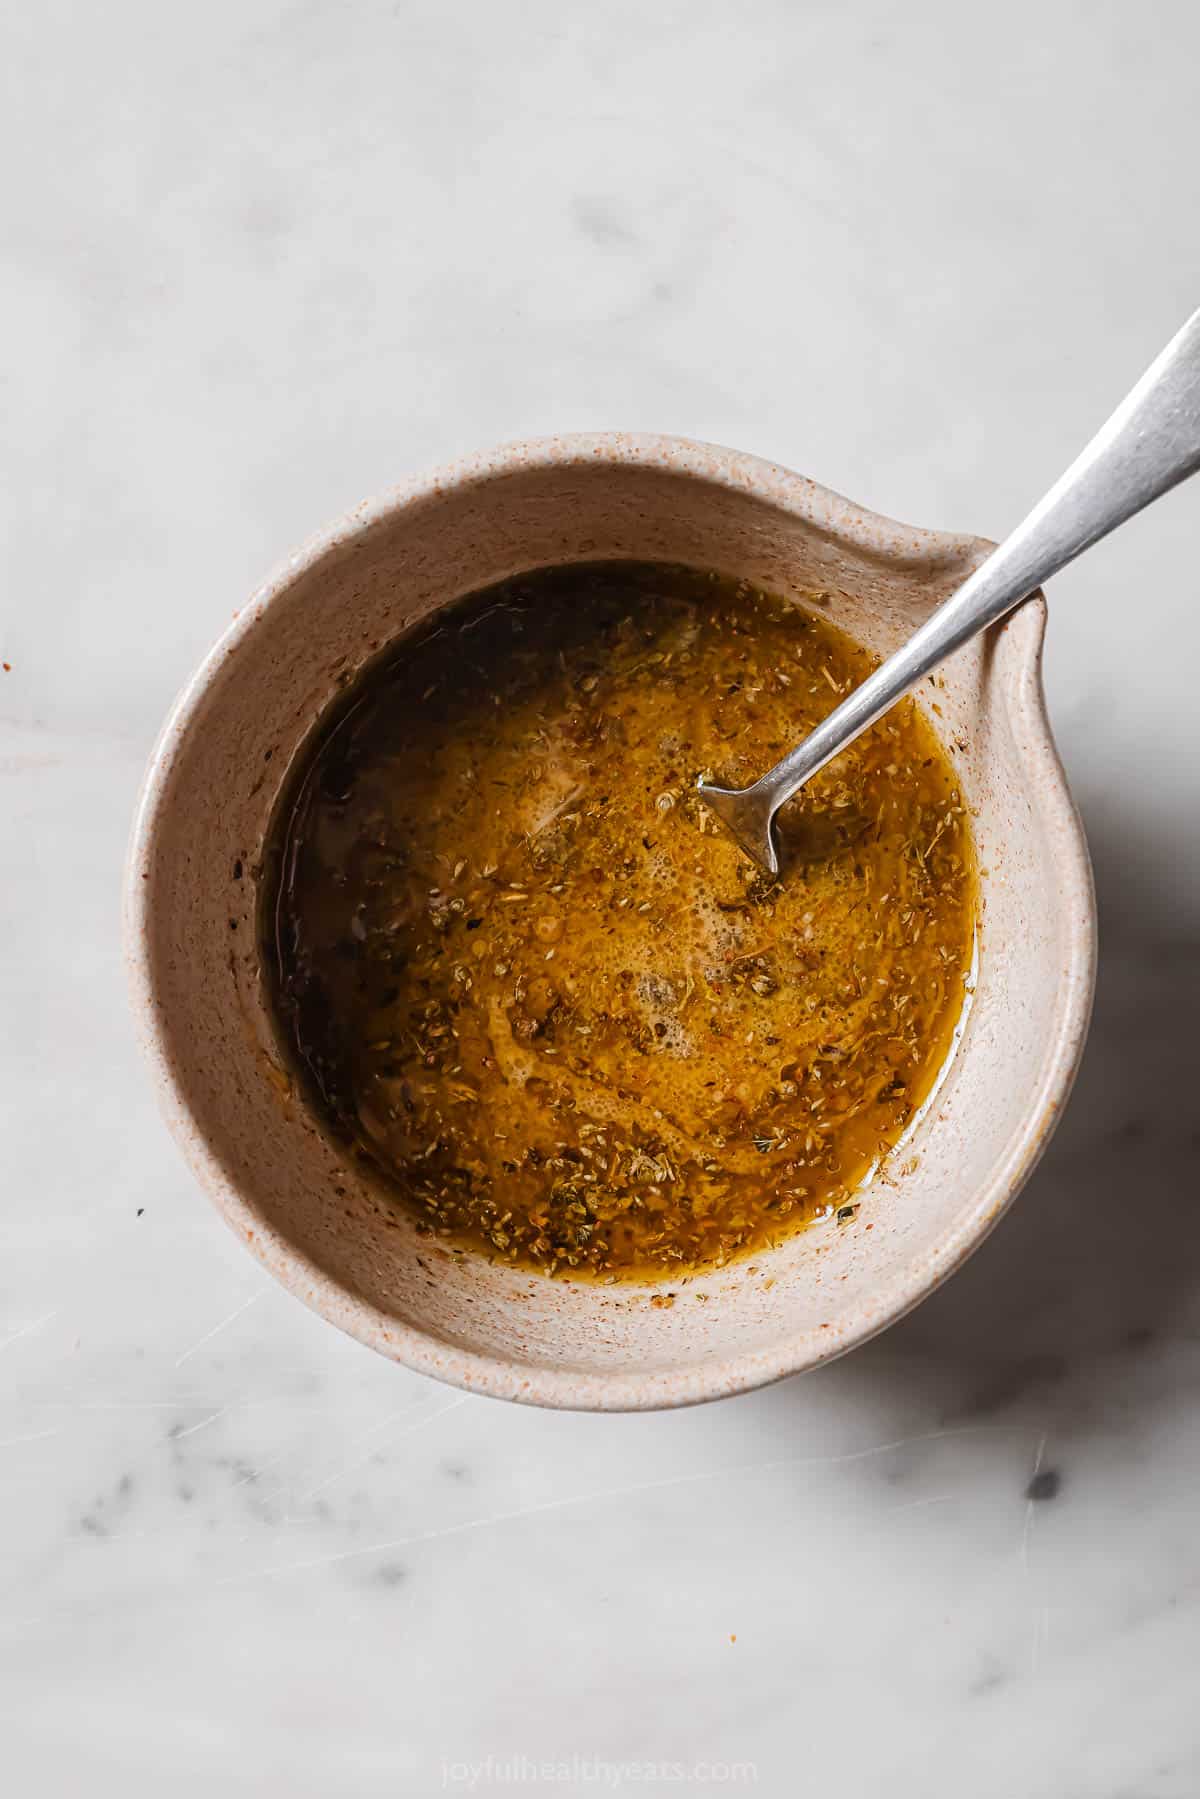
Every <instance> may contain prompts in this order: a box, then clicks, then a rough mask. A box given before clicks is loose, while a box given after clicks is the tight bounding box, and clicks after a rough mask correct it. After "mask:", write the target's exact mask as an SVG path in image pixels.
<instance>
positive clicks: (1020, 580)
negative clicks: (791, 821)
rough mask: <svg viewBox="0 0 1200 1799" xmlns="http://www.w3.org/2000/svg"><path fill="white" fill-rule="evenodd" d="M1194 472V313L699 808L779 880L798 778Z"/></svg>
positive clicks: (708, 790)
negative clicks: (848, 676) (769, 746)
mask: <svg viewBox="0 0 1200 1799" xmlns="http://www.w3.org/2000/svg"><path fill="white" fill-rule="evenodd" d="M1197 468H1200V311H1197V312H1194V313H1193V314H1192V316H1191V318H1190V319H1189V320H1188V322H1187V324H1186V325H1185V326H1184V327H1183V329H1182V331H1180V332H1179V333H1178V334H1177V335H1176V336H1175V337H1173V338H1172V339H1171V341H1170V343H1169V344H1168V345H1167V347H1166V349H1165V350H1164V351H1163V352H1162V354H1161V355H1160V356H1159V357H1158V358H1157V360H1156V361H1155V362H1152V363H1151V365H1150V367H1149V368H1148V369H1147V370H1146V373H1145V374H1144V375H1143V376H1142V378H1141V380H1140V381H1139V382H1138V384H1137V386H1136V387H1135V388H1134V389H1133V390H1132V392H1131V393H1129V394H1128V395H1127V396H1126V398H1125V399H1124V400H1123V401H1122V402H1121V404H1120V405H1119V406H1118V407H1117V410H1116V411H1115V412H1114V413H1113V415H1112V417H1111V418H1110V419H1109V421H1108V423H1107V424H1106V425H1104V426H1103V427H1102V428H1101V430H1100V431H1098V432H1097V434H1096V436H1095V437H1094V438H1093V439H1092V441H1091V443H1090V444H1089V445H1088V446H1087V449H1086V450H1084V452H1083V454H1082V455H1081V456H1079V457H1078V458H1077V459H1076V460H1075V461H1074V462H1073V463H1072V464H1071V466H1070V468H1069V469H1068V470H1067V472H1066V474H1065V475H1063V476H1062V477H1061V478H1060V479H1059V480H1058V481H1057V482H1056V483H1055V485H1054V486H1053V487H1052V488H1051V489H1050V491H1049V493H1048V494H1046V496H1045V498H1044V499H1042V500H1040V501H1039V502H1038V504H1037V505H1036V506H1035V507H1034V509H1033V511H1032V512H1031V513H1029V515H1028V517H1027V518H1026V519H1025V520H1024V521H1023V523H1021V524H1019V525H1018V526H1017V528H1016V530H1015V531H1014V532H1013V533H1012V534H1011V536H1009V537H1006V538H1005V540H1004V542H1003V543H1002V544H1000V545H999V547H998V548H997V549H995V550H993V551H992V553H991V555H990V556H989V557H988V559H987V561H986V562H983V563H981V564H980V566H979V567H978V568H977V569H976V570H975V572H974V574H972V575H971V576H970V577H969V578H968V579H967V580H966V581H964V582H963V584H962V586H961V587H960V588H959V589H958V591H957V593H953V594H951V596H950V598H949V599H948V600H946V601H944V602H943V604H942V605H940V606H939V607H938V609H937V611H936V612H935V613H933V614H932V616H931V617H930V618H928V619H926V621H925V623H924V624H923V625H922V626H921V628H920V630H919V631H917V632H916V633H915V634H914V635H913V636H912V637H910V638H909V640H908V642H907V643H906V644H905V645H904V646H903V648H902V649H899V650H897V651H896V653H895V655H894V656H889V657H888V659H887V661H886V662H884V663H881V664H880V666H879V667H878V668H877V669H876V670H875V672H874V674H872V675H870V676H868V678H867V679H866V680H865V681H864V682H863V683H862V685H861V687H856V688H855V690H854V692H853V693H852V694H850V696H849V698H848V699H845V700H843V701H842V703H841V705H840V706H837V707H835V709H834V710H833V711H832V712H831V713H830V714H829V717H828V718H826V719H825V720H823V722H822V723H821V724H819V725H818V726H817V728H816V730H815V731H813V732H812V733H811V735H809V736H808V737H806V738H805V739H804V741H803V743H800V744H798V745H797V747H796V748H795V749H794V750H791V751H790V752H789V753H788V754H787V755H786V756H785V757H784V758H783V760H782V762H777V763H776V765H775V767H774V768H772V769H770V770H768V772H767V773H766V774H765V775H761V776H760V777H759V779H758V780H757V781H755V782H754V783H753V785H752V786H750V787H740V788H726V787H710V786H708V785H707V784H706V783H705V782H704V781H703V780H701V781H700V782H699V789H700V795H701V798H702V799H703V800H704V801H705V803H706V804H707V805H709V806H711V808H712V810H713V811H714V812H715V813H716V815H717V817H718V818H719V819H720V820H721V822H722V824H724V825H725V826H726V827H727V828H728V829H729V830H730V831H731V832H732V833H733V835H734V836H735V837H736V838H737V840H738V842H739V843H740V844H741V846H742V848H743V849H744V850H745V851H746V852H747V854H748V855H750V856H752V857H753V858H754V860H755V861H756V862H757V863H759V864H760V866H761V867H763V868H765V869H766V870H767V872H768V873H769V874H772V875H777V874H778V873H779V853H778V849H777V846H776V842H775V832H774V828H773V827H774V820H775V814H776V813H777V812H778V810H779V808H780V806H782V805H783V803H784V801H785V800H789V799H791V797H792V795H793V794H794V793H796V792H797V791H798V790H799V789H800V788H801V787H803V785H804V783H805V782H806V781H807V780H810V779H811V777H812V776H813V775H815V774H816V772H817V770H818V769H821V768H824V767H825V764H826V763H827V762H830V761H832V759H833V758H834V756H836V755H838V754H839V753H840V752H841V751H842V750H844V749H845V748H846V746H847V744H849V743H853V741H854V739H855V738H856V737H858V736H860V735H861V733H862V732H863V731H865V730H866V729H867V728H868V726H870V725H873V724H874V723H875V720H876V719H877V718H881V717H882V716H883V714H884V713H885V712H886V711H887V710H888V709H889V707H891V706H894V705H895V703H896V701H897V700H898V699H901V698H902V697H903V695H904V694H906V693H907V692H908V691H909V689H910V688H912V687H915V686H916V684H917V682H918V681H919V680H921V678H922V676H924V675H927V674H928V673H929V671H930V669H932V668H936V667H937V665H938V663H939V662H943V661H945V659H946V657H947V656H949V655H950V654H951V653H952V652H953V651H954V650H956V649H958V648H959V646H960V645H961V644H963V643H965V642H966V641H967V639H968V638H969V637H974V635H975V633H976V632H977V631H983V630H985V629H986V628H987V626H988V625H993V624H995V623H996V621H997V619H1001V618H1003V617H1004V615H1005V613H1007V612H1011V611H1012V609H1013V607H1014V606H1018V605H1019V604H1020V603H1021V601H1022V600H1024V599H1026V598H1027V597H1028V596H1029V595H1030V594H1031V593H1032V592H1033V591H1034V589H1035V588H1037V587H1040V586H1041V585H1042V583H1043V582H1045V581H1048V580H1049V579H1050V577H1051V575H1055V574H1057V573H1058V571H1059V569H1060V568H1064V567H1065V566H1066V564H1067V563H1068V562H1071V561H1073V559H1074V558H1075V557H1076V556H1078V555H1079V554H1080V553H1081V552H1082V551H1083V550H1086V549H1087V548H1088V547H1089V546H1090V545H1091V544H1094V543H1096V542H1098V540H1099V539H1100V538H1101V537H1106V536H1107V535H1108V533H1109V532H1110V531H1115V530H1116V528H1117V526H1118V525H1123V524H1124V523H1125V520H1126V519H1129V518H1132V517H1133V515H1134V514H1135V513H1136V512H1140V511H1141V510H1142V508H1143V507H1144V506H1149V505H1150V503H1151V501H1152V500H1157V499H1158V498H1159V497H1160V495H1162V494H1164V493H1167V492H1168V491H1169V489H1171V488H1172V487H1174V486H1176V485H1177V483H1178V482H1180V481H1184V480H1186V479H1187V477H1188V476H1189V475H1193V474H1195V472H1196V470H1197Z"/></svg>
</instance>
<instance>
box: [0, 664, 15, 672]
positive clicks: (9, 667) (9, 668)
mask: <svg viewBox="0 0 1200 1799" xmlns="http://www.w3.org/2000/svg"><path fill="white" fill-rule="evenodd" d="M0 668H2V669H3V670H4V672H5V674H6V675H11V674H12V663H11V662H0Z"/></svg>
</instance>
